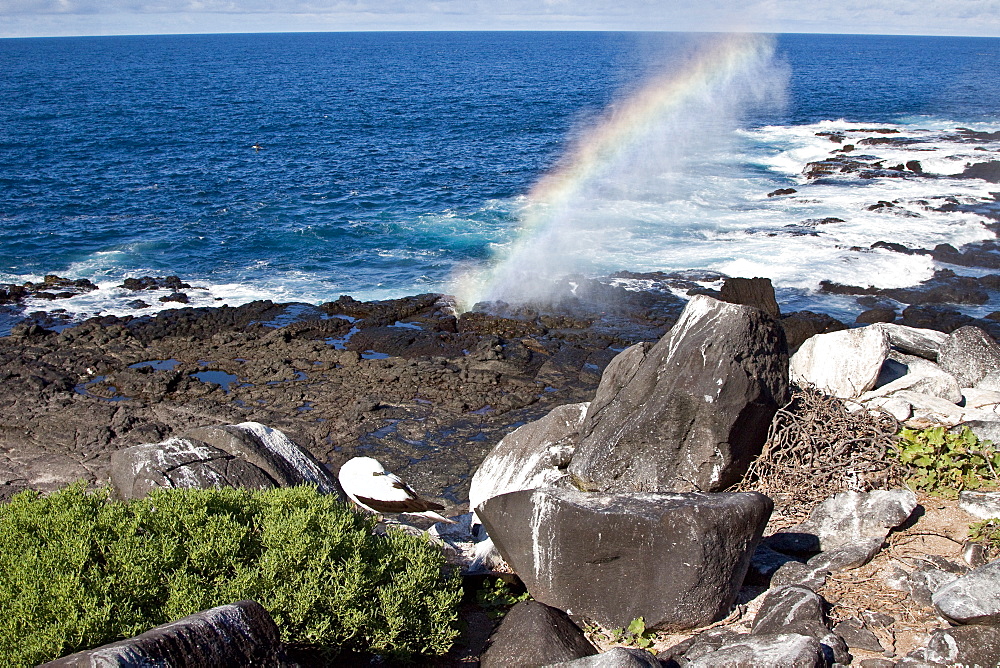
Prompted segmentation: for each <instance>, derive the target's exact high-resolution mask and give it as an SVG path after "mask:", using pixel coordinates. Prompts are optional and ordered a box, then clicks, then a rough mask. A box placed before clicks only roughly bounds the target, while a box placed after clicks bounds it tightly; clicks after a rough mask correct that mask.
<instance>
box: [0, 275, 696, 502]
mask: <svg viewBox="0 0 1000 668" xmlns="http://www.w3.org/2000/svg"><path fill="white" fill-rule="evenodd" d="M137 280H138V279H137ZM164 280H167V279H164ZM658 280H666V279H664V278H663V277H662V276H661V277H658ZM163 282H164V281H160V282H159V283H156V285H157V286H159V285H160V283H163ZM169 282H170V284H171V285H173V283H174V282H173V281H169ZM584 287H585V286H582V285H581V286H578V290H577V292H578V293H581V292H587V294H589V295H590V300H589V301H588V300H586V299H583V298H581V297H579V296H574V295H571V296H568V297H567V299H566V300H564V302H563V303H561V304H559V305H557V307H553V308H552V309H551V310H545V309H534V310H532V309H511V308H509V307H506V306H505V305H502V304H498V305H492V310H491V311H490V312H487V311H486V310H484V309H481V310H477V311H473V312H470V313H464V314H458V313H457V312H456V310H455V308H454V304H453V303H452V302H450V301H449V300H448V299H446V298H444V297H442V296H441V295H418V296H414V297H408V298H402V299H396V300H389V301H383V302H359V301H356V300H354V299H351V298H350V297H342V298H341V299H338V300H336V301H334V302H329V303H326V304H323V305H320V306H311V305H307V304H274V303H272V302H268V301H261V302H253V303H250V304H246V305H244V306H240V307H236V308H230V307H218V308H183V309H176V310H169V311H164V312H161V313H159V314H157V315H154V316H145V317H142V316H136V317H132V316H123V317H116V316H106V317H100V318H92V319H90V320H88V321H85V322H83V323H81V324H79V325H76V326H73V327H68V328H65V329H62V330H61V331H55V330H53V329H47V328H46V327H43V326H40V325H38V324H36V323H24V324H21V325H18V326H16V327H15V328H14V331H13V332H12V334H11V335H10V336H7V337H0V380H2V381H3V382H2V383H0V499H2V498H7V497H9V496H10V495H11V494H13V493H15V492H17V491H19V490H21V489H25V488H35V489H39V490H42V491H45V490H52V489H55V488H58V487H61V486H63V485H65V484H67V483H70V482H73V481H76V480H79V479H84V480H87V481H90V482H92V483H103V482H106V481H107V480H108V478H109V474H110V468H109V467H110V461H111V453H113V452H115V451H117V450H121V449H123V448H127V447H130V446H134V445H139V444H143V443H157V442H161V441H164V440H166V439H168V438H171V437H173V436H177V435H179V434H181V433H183V432H186V431H188V430H191V429H194V428H197V427H205V426H212V425H219V426H221V425H233V424H239V423H243V422H259V423H262V424H265V425H268V426H269V427H273V428H275V429H279V430H281V431H282V432H283V433H285V434H286V435H287V436H288V438H289V439H291V440H292V441H293V442H294V443H296V444H298V445H299V446H301V447H302V448H304V449H306V450H308V451H309V452H310V453H311V454H312V455H313V456H314V457H315V458H316V459H317V460H319V461H320V462H321V463H322V464H324V465H325V466H326V467H327V468H328V469H330V470H331V471H336V470H338V469H339V467H340V465H341V464H342V463H343V462H344V461H346V460H347V459H349V458H350V457H352V456H355V455H359V454H366V455H370V456H373V457H376V458H378V459H379V460H380V461H382V462H383V463H384V464H385V465H386V466H387V467H389V468H390V469H392V470H394V471H397V472H401V473H404V474H405V476H406V478H407V479H408V480H409V481H410V482H411V484H414V485H416V486H418V487H419V488H420V489H422V490H426V493H427V494H428V495H429V496H432V497H434V498H435V500H438V501H441V502H443V503H445V504H446V505H448V506H452V505H457V504H462V503H464V502H465V501H466V500H467V495H468V485H469V479H470V477H471V473H472V471H473V470H474V469H475V468H476V466H478V464H479V463H480V462H481V461H482V459H483V458H484V457H485V456H486V454H487V453H488V452H489V451H490V450H491V449H492V447H493V446H494V445H495V444H496V443H497V442H498V441H499V440H500V439H501V438H502V437H503V436H505V435H506V434H507V433H509V432H511V431H513V430H514V429H516V428H517V427H518V426H521V425H522V424H526V423H528V422H531V421H533V420H535V419H538V418H539V417H542V416H543V415H545V414H547V413H548V412H549V411H550V410H552V409H553V408H555V407H557V406H560V405H564V404H570V403H579V402H582V401H588V400H590V399H591V398H592V396H593V391H594V389H595V388H596V386H597V383H598V381H599V379H600V375H601V373H602V372H603V370H604V368H605V367H606V366H607V364H608V363H609V362H610V361H611V359H612V358H613V357H614V356H615V355H616V354H617V353H618V351H619V350H621V349H624V348H625V347H627V346H629V345H632V344H634V343H636V342H638V341H642V340H648V339H657V338H659V337H660V336H662V335H663V333H665V332H666V331H667V330H668V329H669V327H670V326H671V325H672V324H673V322H674V320H675V319H676V317H677V315H678V314H679V312H680V310H681V307H682V306H683V300H681V299H679V298H677V297H676V296H674V295H673V294H672V293H671V292H669V291H667V290H664V291H662V292H657V293H634V292H629V291H628V290H626V289H624V288H622V287H616V286H614V285H608V284H597V283H596V282H595V285H593V286H587V287H586V290H584ZM567 294H568V293H567Z"/></svg>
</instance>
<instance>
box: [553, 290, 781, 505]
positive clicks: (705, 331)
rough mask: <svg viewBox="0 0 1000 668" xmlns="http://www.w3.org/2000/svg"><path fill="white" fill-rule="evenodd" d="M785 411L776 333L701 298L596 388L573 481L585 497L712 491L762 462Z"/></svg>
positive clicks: (741, 309) (757, 316)
mask: <svg viewBox="0 0 1000 668" xmlns="http://www.w3.org/2000/svg"><path fill="white" fill-rule="evenodd" d="M787 401H788V353H787V349H786V346H785V338H784V334H783V333H782V330H781V328H780V327H779V326H778V324H777V323H776V322H775V320H774V319H773V318H771V317H770V316H768V315H767V314H765V313H764V312H762V311H760V310H759V309H756V308H752V307H748V306H741V305H737V304H729V303H726V302H722V301H719V300H716V299H713V298H711V297H707V296H704V295H697V296H695V297H693V298H692V299H691V301H690V302H689V303H688V305H687V307H686V308H685V309H684V312H683V313H682V315H681V318H680V320H679V321H678V322H677V324H676V325H675V326H674V328H673V329H671V330H670V333H669V334H668V335H667V336H665V337H664V338H662V339H661V340H660V341H659V342H658V343H657V344H656V345H654V346H649V344H642V345H641V346H634V347H632V348H630V349H628V350H626V351H624V352H623V353H621V354H620V355H619V356H618V357H616V358H615V360H614V361H613V362H612V363H611V365H609V367H608V370H607V371H606V372H605V373H604V375H603V376H602V378H601V384H600V386H599V387H598V390H597V396H596V397H595V398H594V400H593V402H591V404H590V408H589V409H588V411H587V417H586V419H585V421H584V425H583V428H582V430H581V439H580V443H579V445H578V446H577V449H576V452H575V453H574V455H573V461H572V462H571V463H570V467H569V472H570V473H571V474H572V475H573V476H574V477H575V479H576V481H577V483H578V484H579V485H581V486H582V487H584V488H585V489H588V490H591V491H604V492H608V491H611V492H619V491H630V492H631V491H651V492H652V491H693V490H697V491H718V490H721V489H725V488H726V487H728V486H729V485H732V484H733V483H735V482H736V481H738V480H739V479H740V477H741V476H742V475H743V474H744V473H745V472H746V470H747V467H748V466H749V465H750V462H751V461H752V460H753V458H754V457H755V456H757V455H758V454H760V451H761V448H762V447H763V445H764V439H765V438H766V436H767V429H768V425H769V424H770V423H771V418H772V417H773V416H774V413H775V412H776V411H777V409H778V407H779V406H781V405H783V404H785V403H786V402H787Z"/></svg>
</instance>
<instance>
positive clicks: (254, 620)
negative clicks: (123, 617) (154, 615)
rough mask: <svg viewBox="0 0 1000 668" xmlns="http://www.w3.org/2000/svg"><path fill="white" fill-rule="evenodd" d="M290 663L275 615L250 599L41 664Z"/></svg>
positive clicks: (204, 666)
mask: <svg viewBox="0 0 1000 668" xmlns="http://www.w3.org/2000/svg"><path fill="white" fill-rule="evenodd" d="M295 665H297V664H295V663H292V662H290V661H288V659H287V657H286V656H285V649H284V646H283V645H282V643H281V640H280V636H279V634H278V627H277V626H276V625H275V623H274V620H272V619H271V616H270V615H269V614H268V613H267V610H265V609H264V608H263V607H261V605H260V604H259V603H256V602H254V601H239V602H238V603H233V604H232V605H221V606H219V607H217V608H211V609H210V610H205V611H203V612H197V613H195V614H193V615H189V616H187V617H184V618H183V619H179V620H177V621H176V622H171V623H169V624H163V625H162V626H157V627H156V628H153V629H150V630H149V631H146V632H145V633H143V634H141V635H138V636H136V637H134V638H129V639H128V640H122V641H120V642H115V643H111V644H109V645H104V646H102V647H98V648H96V649H91V650H86V651H83V652H77V653H76V654H70V655H69V656H64V657H62V658H61V659H56V660H55V661H50V662H49V663H44V664H42V666H45V667H46V668H96V667H97V666H170V667H171V668H212V667H215V668H224V667H225V666H273V667H274V668H283V667H285V666H287V667H288V668H292V667H293V666H295Z"/></svg>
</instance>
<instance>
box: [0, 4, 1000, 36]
mask: <svg viewBox="0 0 1000 668" xmlns="http://www.w3.org/2000/svg"><path fill="white" fill-rule="evenodd" d="M356 30H654V31H705V32H715V31H725V32H734V31H738V32H777V33H788V32H806V33H872V34H904V35H970V36H985V37H998V36H1000V0H697V1H696V2H692V0H0V37H49V36H68V35H139V34H169V33H182V34H184V33H232V32H235V33H248V32H326V31H356Z"/></svg>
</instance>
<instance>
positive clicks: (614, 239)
mask: <svg viewBox="0 0 1000 668" xmlns="http://www.w3.org/2000/svg"><path fill="white" fill-rule="evenodd" d="M727 39H729V38H726V37H723V36H718V35H696V34H679V33H676V34H675V33H602V32H586V33H566V32H495V33H490V32H485V33H483V32H441V33H435V32H415V33H409V32H405V33H314V34H246V35H171V36H135V37H94V38H52V39H5V40H0V99H3V100H4V104H3V105H0V283H17V284H20V283H24V282H25V281H38V280H40V279H41V278H42V277H43V276H44V275H46V274H57V275H59V276H62V277H66V278H73V279H78V278H87V279H90V280H91V281H93V282H94V283H96V284H97V285H99V286H100V290H98V291H95V292H92V293H88V294H86V295H81V296H79V297H74V298H72V299H66V300H60V301H58V302H41V301H39V302H38V303H32V304H29V305H28V309H27V310H28V311H31V310H45V309H49V310H51V309H62V310H64V311H65V312H67V313H69V314H71V315H73V316H74V317H78V318H83V317H88V316H91V315H96V314H102V313H117V314H120V313H129V312H132V311H130V310H129V309H130V308H131V307H130V306H129V305H128V304H129V302H130V300H132V299H133V296H132V295H131V293H129V292H128V291H126V290H124V289H122V288H120V287H119V286H120V285H121V283H122V281H123V279H125V278H128V277H141V276H168V275H177V276H179V277H181V279H182V280H184V281H186V282H188V283H190V284H192V285H194V286H195V287H196V288H200V289H196V290H192V291H191V292H190V295H191V300H192V301H191V303H192V305H213V304H231V305H236V304H239V303H244V302H247V301H250V300H253V299H272V300H275V301H303V302H310V303H319V302H322V301H327V300H332V299H336V298H337V297H338V296H339V295H342V294H350V295H352V296H354V297H356V298H358V299H381V298H389V297H397V296H403V295H407V294H416V293H423V292H445V293H448V294H456V295H458V296H459V297H460V299H462V300H464V303H465V304H466V305H471V303H474V302H475V301H478V300H480V299H504V300H507V301H517V300H518V299H519V298H522V297H523V298H527V297H529V296H531V294H533V292H532V291H531V290H527V291H525V290H524V286H526V285H532V286H537V285H540V284H541V283H543V282H544V281H545V280H547V279H549V278H552V277H557V276H561V275H570V274H581V275H592V276H599V275H607V274H609V273H611V272H615V271H619V270H631V271H635V272H649V271H665V272H670V271H678V270H689V269H696V270H707V271H711V272H718V273H720V274H725V275H736V276H768V277H770V278H771V279H772V280H773V281H774V283H775V285H776V286H777V287H778V290H779V298H780V299H781V300H783V301H785V302H786V303H791V304H793V305H796V306H800V307H811V308H814V309H820V310H822V309H826V310H828V311H831V312H835V311H836V310H837V309H838V308H841V305H838V303H836V302H835V300H834V299H833V298H832V297H829V296H822V295H818V294H817V292H816V290H817V286H818V285H819V281H821V280H832V281H839V282H843V283H851V284H867V285H874V286H879V287H902V286H907V285H913V284H916V283H919V282H920V281H923V280H926V279H927V278H929V277H930V276H931V275H932V274H933V272H934V270H935V269H937V268H940V267H939V265H937V264H935V262H934V261H933V260H931V259H930V258H929V256H926V255H905V254H900V253H891V252H888V251H886V252H880V251H870V252H864V253H862V252H859V250H858V249H868V248H869V247H870V246H871V244H872V243H874V242H876V241H880V240H884V241H891V242H896V243H902V244H904V245H907V246H909V247H918V248H933V247H934V246H935V245H936V244H940V243H950V244H952V245H954V246H956V247H961V246H962V245H963V244H972V243H976V242H980V241H983V240H986V239H992V238H995V235H994V233H993V232H991V231H990V230H989V229H988V228H987V227H986V225H987V223H989V222H990V219H989V218H988V217H986V216H984V215H981V214H980V213H977V212H976V207H975V205H976V204H977V203H982V202H988V201H990V200H993V199H995V198H994V197H993V196H992V195H991V192H993V191H996V190H1000V186H998V185H997V184H996V183H991V182H989V181H987V180H982V179H976V178H959V176H960V175H961V173H962V172H963V170H964V169H966V168H967V166H968V165H970V164H973V163H977V162H989V161H992V160H998V159H1000V134H998V135H997V137H995V138H992V139H991V138H990V137H989V133H996V132H997V131H998V130H1000V86H998V85H997V83H998V82H1000V39H986V38H951V37H896V36H893V37H889V36H857V35H777V36H751V37H748V38H745V39H744V41H743V42H740V44H739V45H738V47H731V46H726V45H725V44H724V45H723V46H721V47H720V46H719V43H725V42H726V40H727ZM862 131H863V132H862ZM870 131H878V132H882V133H892V134H893V136H894V137H898V138H902V139H903V140H904V141H900V142H895V143H892V144H889V143H887V144H885V145H878V144H877V143H873V144H872V145H870V146H865V147H864V149H865V152H866V154H869V155H874V156H875V157H877V158H879V159H880V160H882V159H884V160H885V162H886V164H891V163H892V162H895V161H900V162H902V161H907V160H912V159H913V158H914V156H915V155H916V153H914V152H919V155H917V157H918V158H919V160H920V163H921V165H922V171H923V172H924V174H923V176H922V178H866V179H859V178H856V176H845V177H844V178H840V179H838V178H833V177H831V178H826V179H819V180H809V179H807V177H806V176H804V174H803V172H804V169H805V167H806V165H807V164H808V163H809V162H811V161H815V160H822V159H823V158H824V157H826V156H828V155H829V154H830V152H831V150H834V149H837V148H838V146H837V145H834V144H832V143H831V141H830V136H831V134H833V135H836V134H837V133H840V134H841V135H843V134H845V133H846V136H847V139H846V140H845V141H851V140H852V137H854V136H855V135H856V136H858V137H860V136H861V134H866V133H868V134H870ZM968 131H975V132H979V133H981V135H982V136H981V137H980V140H979V141H977V142H976V143H975V144H974V145H973V144H970V143H969V142H967V141H966V139H967V136H968V135H963V134H962V132H968ZM859 132H861V134H858V133H859ZM852 133H854V134H853V135H852ZM886 136H888V135H886ZM984 137H985V139H984ZM928 174H930V175H932V176H933V178H928V177H927V175H928ZM781 188H791V189H795V190H796V191H797V192H796V194H795V195H794V196H785V197H769V196H768V194H769V193H771V192H773V191H775V190H776V189H781ZM551 193H555V195H551ZM947 198H952V200H954V201H955V202H958V203H959V204H961V205H962V206H959V207H952V209H953V210H947V211H946V210H939V209H941V208H942V207H936V206H930V205H928V204H927V203H928V202H930V203H932V204H933V203H934V202H937V201H939V200H945V199H947ZM878 202H892V203H894V204H895V205H896V206H895V208H896V209H902V210H904V211H906V212H907V215H886V213H885V211H884V210H879V209H876V210H872V209H871V208H870V207H871V206H872V205H873V204H876V203H878ZM921 203H922V204H921ZM897 213H898V212H897ZM810 221H813V222H815V221H822V222H824V223H826V224H823V225H822V226H819V225H816V224H811V223H810ZM803 226H805V228H809V229H808V233H802V230H803V229H804V227H803ZM957 270H958V271H960V272H965V273H975V272H976V271H979V270H976V269H974V268H961V269H957ZM706 280H707V279H706ZM640 287H641V286H640ZM152 301H154V305H153V306H150V307H149V310H147V311H146V312H150V311H152V310H155V309H157V308H165V307H167V306H169V304H160V303H159V302H155V300H152ZM173 306H176V304H174V305H173ZM982 308H983V309H984V310H985V311H987V312H988V311H989V310H996V308H998V305H997V304H994V303H991V304H987V305H985V306H983V307H982ZM9 317H10V314H8V320H9Z"/></svg>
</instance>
